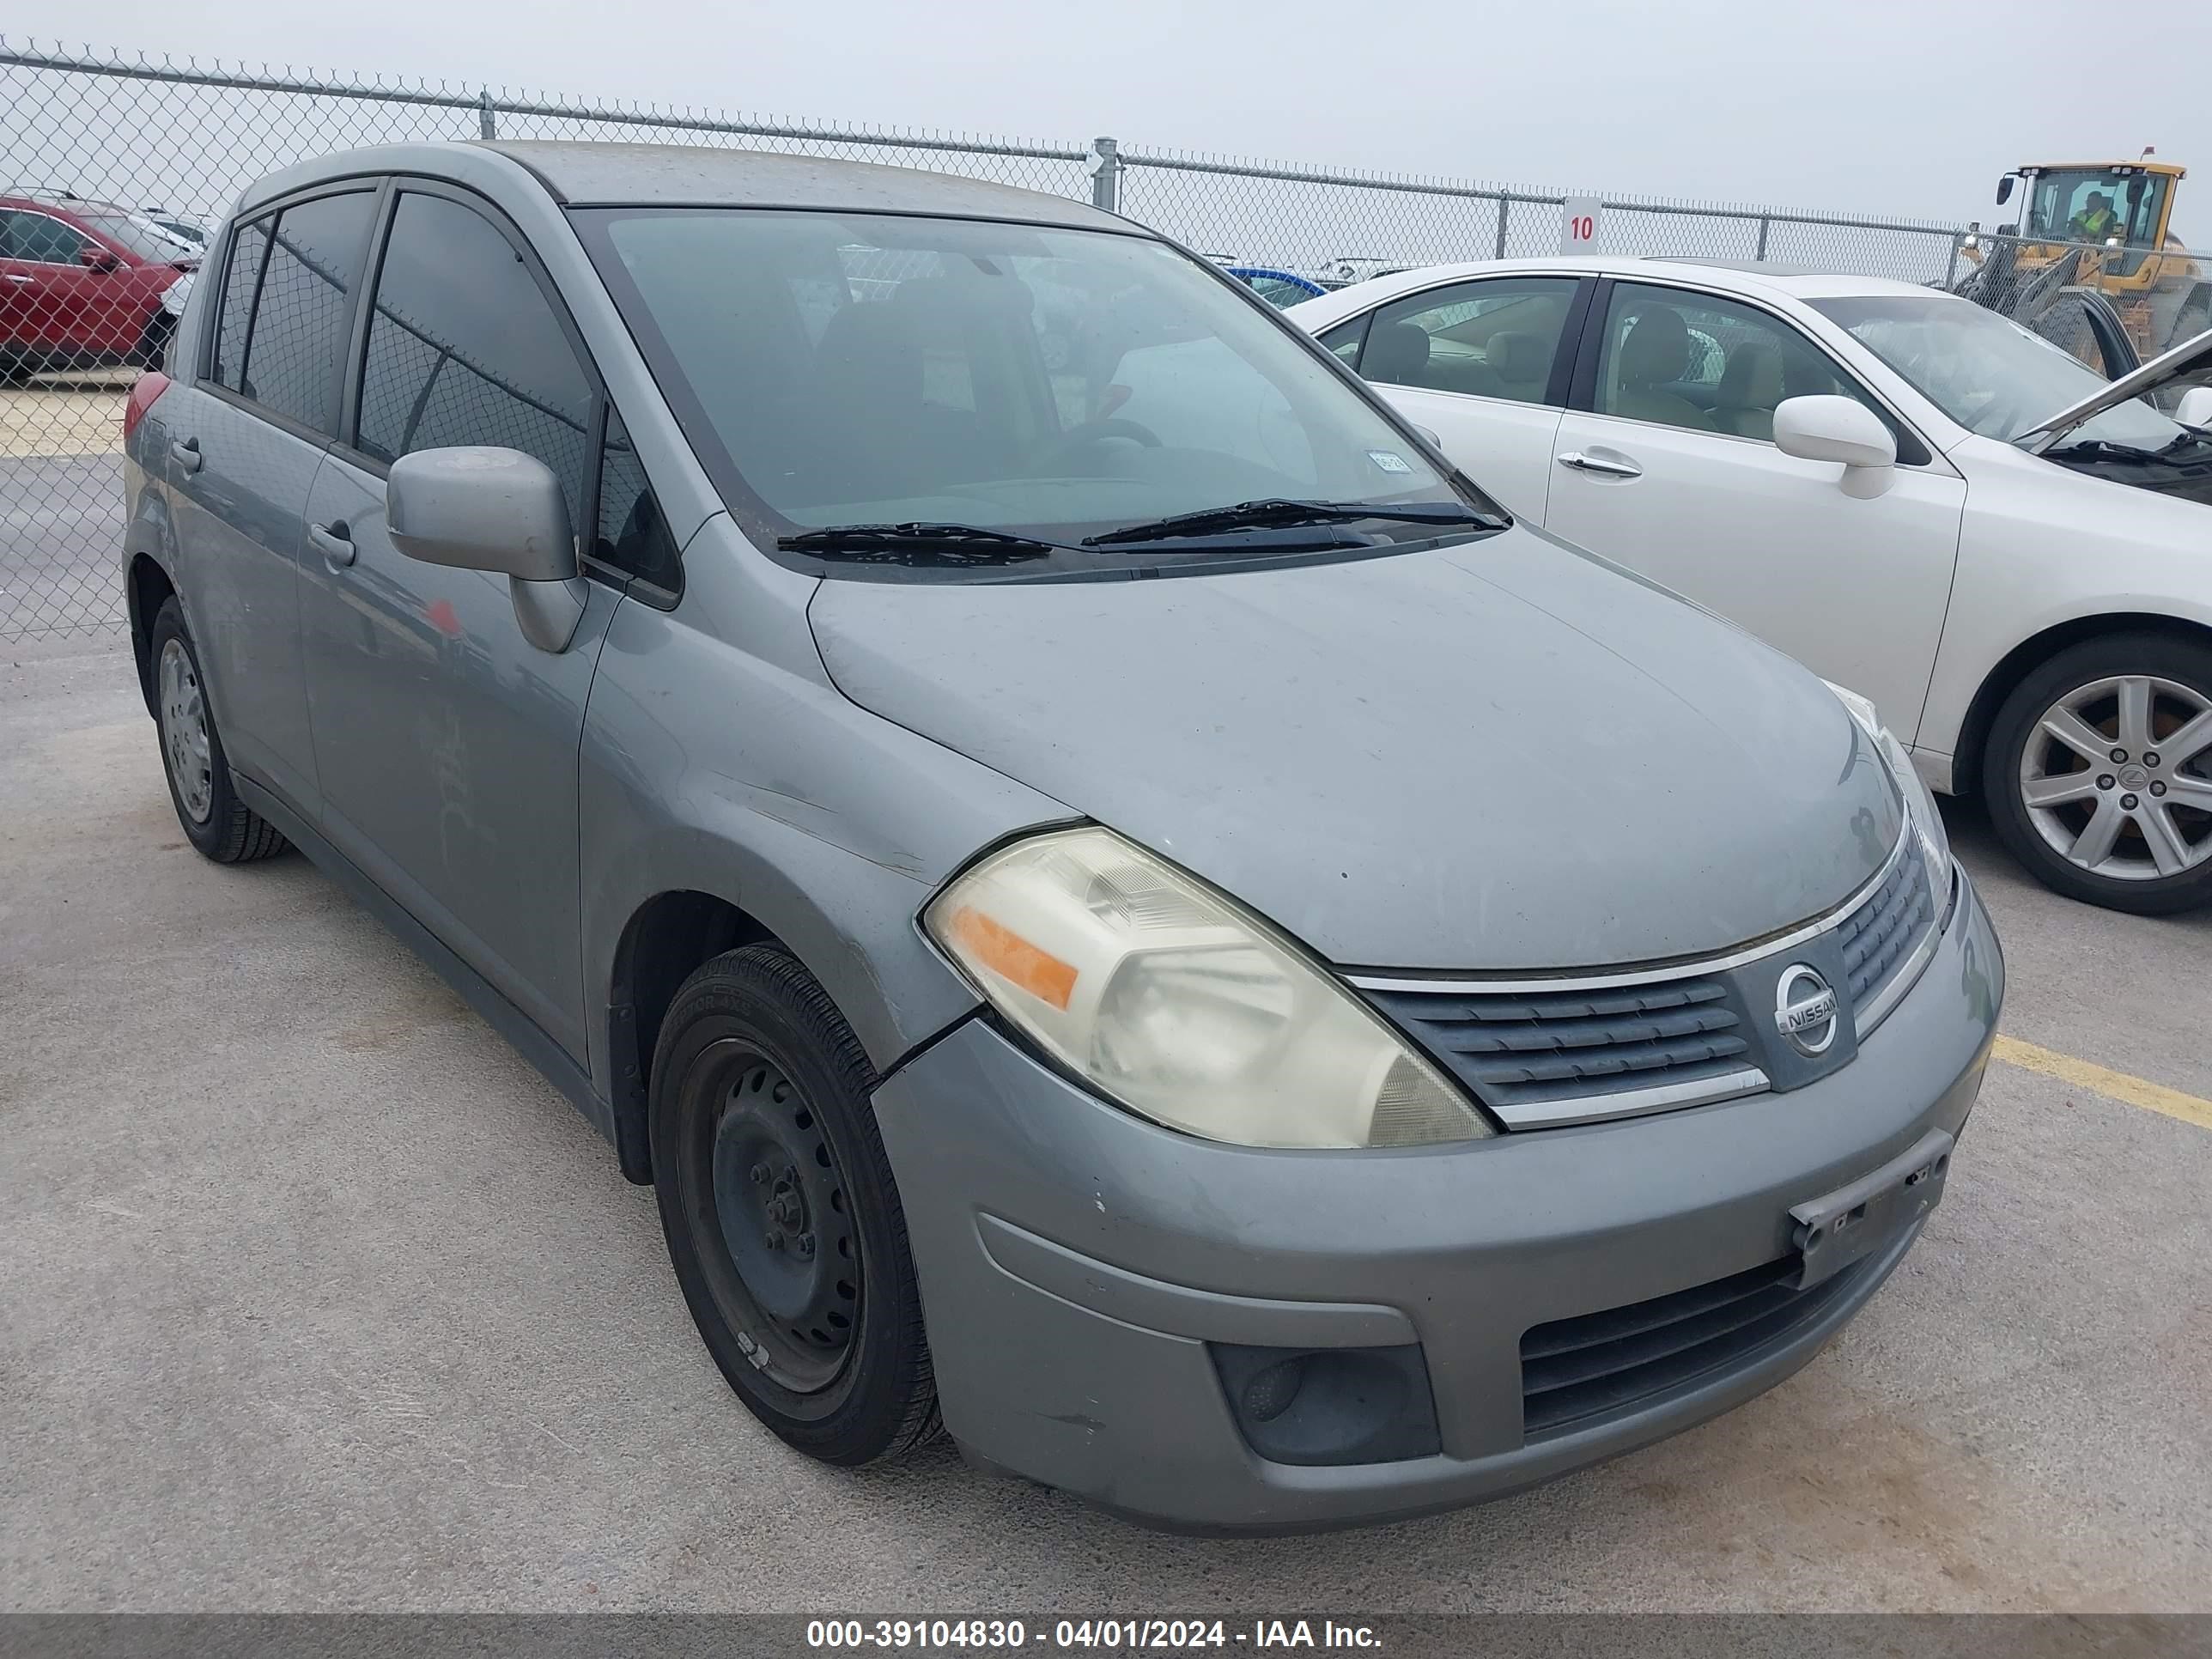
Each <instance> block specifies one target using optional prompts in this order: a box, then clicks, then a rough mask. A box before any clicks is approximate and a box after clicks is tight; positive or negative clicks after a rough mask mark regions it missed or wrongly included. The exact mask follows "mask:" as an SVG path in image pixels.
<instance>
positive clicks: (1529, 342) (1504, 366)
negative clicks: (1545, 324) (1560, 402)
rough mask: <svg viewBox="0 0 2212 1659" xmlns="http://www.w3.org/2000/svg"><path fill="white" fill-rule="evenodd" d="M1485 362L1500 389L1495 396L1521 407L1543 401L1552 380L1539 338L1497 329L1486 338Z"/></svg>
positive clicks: (1549, 356)
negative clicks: (1517, 400) (1488, 342)
mask: <svg viewBox="0 0 2212 1659" xmlns="http://www.w3.org/2000/svg"><path fill="white" fill-rule="evenodd" d="M1486 362H1488V363H1489V365H1490V370H1491V373H1492V374H1495V375H1496V376H1497V377H1498V383H1499V385H1500V386H1502V387H1503V391H1502V392H1500V394H1499V395H1501V396H1503V397H1507V398H1518V399H1519V400H1520V401H1521V402H1522V403H1524V404H1534V403H1541V402H1542V401H1543V400H1544V393H1545V392H1547V390H1548V389H1549V386H1550V381H1551V379H1552V353H1551V349H1550V348H1548V347H1547V346H1546V345H1545V343H1544V342H1543V339H1542V337H1541V336H1538V335H1534V334H1530V333H1528V332H1526V331H1522V330H1520V329H1500V330H1499V331H1498V332H1497V333H1495V334H1493V335H1492V336H1491V337H1490V344H1489V346H1488V347H1487V348H1486Z"/></svg>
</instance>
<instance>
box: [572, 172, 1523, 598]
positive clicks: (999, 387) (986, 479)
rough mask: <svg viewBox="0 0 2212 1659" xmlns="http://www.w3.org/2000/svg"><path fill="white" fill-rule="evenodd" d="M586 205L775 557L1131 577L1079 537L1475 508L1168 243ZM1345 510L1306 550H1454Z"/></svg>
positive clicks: (582, 220) (652, 345)
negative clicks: (1261, 506)
mask: <svg viewBox="0 0 2212 1659" xmlns="http://www.w3.org/2000/svg"><path fill="white" fill-rule="evenodd" d="M575 219H576V222H577V223H578V227H579V229H580V231H581V232H582V233H583V234H584V239H585V243H586V247H587V248H588V249H589V250H590V252H592V257H593V259H594V261H595V262H596V263H597V264H599V269H600V270H601V272H602V274H603V275H604V276H605V277H606V278H607V281H608V284H609V287H610V288H611V290H612V291H613V292H614V294H615V296H616V299H617V303H618V304H619V305H621V307H623V311H624V313H625V315H626V317H627V318H628V319H629V322H630V325H631V331H632V332H633V333H634V334H635V335H637V336H638V337H639V338H640V341H641V343H642V344H643V345H644V347H645V349H646V353H647V361H648V363H649V366H650V367H651V368H652V369H653V373H654V375H655V378H656V379H658V380H659V382H660V384H661V386H662V387H663V389H664V391H665V392H668V393H669V395H670V401H671V405H672V406H674V407H675V408H676V410H677V412H678V419H679V420H680V421H681V422H682V423H683V424H684V428H685V431H686V435H687V436H689V437H690V440H691V442H692V445H693V447H694V449H695V450H696V451H697V452H698V453H699V454H700V456H701V459H702V461H704V462H705V463H706V464H707V466H708V471H709V472H710V474H713V475H714V477H715V478H716V482H717V483H718V485H720V488H721V490H722V493H723V495H724V498H725V500H726V501H729V503H730V505H731V507H732V510H733V511H735V512H736V513H738V517H739V518H740V519H741V520H744V521H746V522H748V524H749V525H750V526H752V527H753V528H754V529H755V530H756V532H757V538H759V539H762V540H763V541H765V542H767V543H769V544H775V543H777V542H779V541H781V540H787V539H789V538H792V537H793V536H794V535H797V536H799V537H801V538H804V537H805V532H807V531H809V530H811V529H814V528H822V529H825V530H828V529H846V528H849V527H853V526H875V527H878V528H880V527H882V526H904V525H915V524H922V525H932V526H945V525H952V526H959V527H962V528H964V529H966V530H969V531H971V532H972V531H981V532H994V533H996V534H997V535H999V536H1000V538H1001V540H1002V542H1003V539H1004V538H1006V537H1009V536H1018V537H1021V538H1026V539H1028V540H1030V541H1031V542H1032V543H1036V542H1042V543H1044V544H1048V554H1049V557H1048V558H1047V559H1046V562H1045V565H1044V570H1047V571H1049V570H1054V569H1060V568H1072V567H1076V566H1080V567H1084V568H1100V567H1103V568H1124V569H1126V568H1129V567H1130V566H1131V565H1132V563H1133V560H1134V559H1135V554H1134V553H1133V551H1131V550H1127V549H1126V548H1125V546H1124V545H1118V544H1117V545H1110V546H1109V545H1106V544H1101V545H1099V547H1098V550H1097V551H1093V550H1091V544H1089V542H1088V538H1091V537H1095V536H1101V535H1109V536H1110V535H1115V534H1116V533H1119V534H1121V535H1122V536H1123V537H1124V538H1126V539H1127V540H1140V539H1142V538H1136V537H1133V536H1131V534H1130V532H1134V531H1138V530H1142V529H1146V528H1148V527H1149V526H1152V525H1154V524H1155V523H1156V522H1157V521H1158V520H1162V519H1165V518H1169V517H1175V516H1179V515H1184V514H1188V513H1198V512H1201V511H1204V512H1212V510H1214V509H1219V508H1225V507H1241V506H1243V504H1246V503H1249V502H1252V501H1258V500H1262V499H1267V500H1271V501H1277V502H1280V501H1284V500H1286V499H1287V500H1291V501H1300V502H1314V501H1319V502H1326V503H1328V504H1330V505H1331V506H1332V507H1336V508H1339V509H1343V508H1345V507H1346V504H1349V507H1352V508H1357V507H1361V506H1366V505H1380V504H1390V503H1401V502H1407V501H1420V502H1425V503H1428V504H1429V507H1428V508H1424V509H1421V510H1419V511H1417V512H1416V513H1414V518H1416V519H1418V518H1419V517H1421V516H1422V513H1423V512H1426V513H1427V514H1428V516H1429V518H1430V519H1431V520H1434V519H1435V518H1436V517H1437V515H1438V514H1443V515H1445V516H1457V517H1458V518H1460V519H1461V520H1462V521H1463V520H1465V519H1466V518H1467V517H1468V516H1470V515H1479V513H1480V511H1481V509H1480V508H1477V507H1469V506H1468V503H1467V502H1466V501H1464V500H1463V499H1462V497H1461V496H1460V495H1457V494H1456V493H1455V491H1454V490H1453V489H1452V487H1451V486H1450V485H1449V484H1447V483H1446V482H1445V481H1444V480H1443V479H1442V478H1441V477H1438V475H1437V473H1436V472H1434V471H1432V470H1431V468H1430V467H1429V465H1427V463H1426V462H1425V461H1423V460H1422V459H1420V457H1419V454H1418V453H1416V451H1415V449H1414V447H1413V445H1412V444H1411V443H1410V442H1409V441H1407V440H1406V439H1404V438H1402V437H1401V436H1400V435H1399V434H1398V432H1397V430H1396V429H1395V428H1394V427H1393V426H1392V425H1391V424H1390V422H1389V421H1388V419H1386V418H1385V417H1384V416H1382V415H1380V414H1378V413H1376V411H1375V410H1373V409H1372V408H1371V407H1370V406H1369V405H1368V404H1366V403H1365V402H1364V400H1362V399H1361V398H1359V397H1358V395H1357V394H1356V393H1355V392H1352V391H1351V390H1349V389H1348V388H1346V386H1344V385H1343V384H1342V383H1341V382H1340V380H1337V379H1336V378H1335V377H1334V376H1333V375H1332V374H1329V372H1328V369H1327V368H1326V367H1325V366H1324V365H1322V364H1321V363H1318V362H1315V361H1314V359H1313V358H1312V356H1310V354H1309V353H1307V352H1306V351H1305V350H1304V349H1301V347H1300V346H1299V344H1298V343H1297V340H1296V339H1295V338H1293V337H1289V336H1287V335H1286V334H1285V332H1284V331H1283V325H1280V324H1279V323H1278V322H1276V321H1275V320H1274V319H1273V318H1271V317H1270V316H1269V315H1268V314H1267V313H1266V312H1264V311H1262V310H1261V309H1260V308H1258V307H1255V306H1253V305H1252V304H1251V303H1250V302H1249V300H1248V299H1246V298H1244V297H1243V296H1240V295H1237V294H1236V293H1235V292H1233V291H1231V290H1229V289H1226V288H1225V286H1224V284H1223V283H1221V282H1220V281H1219V279H1218V277H1216V276H1213V275H1212V274H1210V273H1208V272H1206V270H1203V269H1202V268H1200V266H1198V265H1196V264H1194V262H1193V261H1192V260H1191V259H1189V258H1188V257H1187V256H1185V255H1183V254H1181V253H1178V252H1176V251H1175V250H1173V249H1172V248H1170V247H1168V246H1165V245H1164V244H1162V243H1159V242H1157V241H1154V240H1151V239H1149V238H1146V237H1142V236H1134V235H1127V234H1115V233H1110V232H1101V231H1082V230H1067V229H1057V228H1045V227H1039V226H1032V225H1018V224H1001V223H992V222H977V221H969V220H954V219H922V218H903V217H898V216H890V215H875V214H860V213H852V214H833V213H792V212H781V211H774V210H724V209H643V208H639V209H599V210H579V211H578V212H577V213H576V215H575ZM1430 509H1433V510H1430ZM1351 516H1352V518H1353V519H1357V520H1359V522H1358V526H1357V527H1356V528H1354V529H1351V530H1337V529H1334V528H1332V529H1330V530H1329V531H1328V534H1327V537H1326V538H1322V536H1321V535H1320V534H1319V532H1313V531H1301V532H1296V533H1294V534H1291V535H1290V536H1289V541H1290V542H1291V543H1294V544H1297V545H1298V546H1310V545H1312V544H1316V541H1318V540H1322V539H1327V540H1328V541H1329V542H1330V544H1333V545H1336V546H1342V545H1345V544H1347V543H1349V544H1352V545H1354V546H1375V547H1384V548H1387V547H1389V546H1393V545H1396V544H1400V543H1401V541H1410V540H1412V539H1414V538H1416V537H1426V538H1430V539H1433V538H1435V536H1436V535H1437V531H1436V530H1435V528H1434V527H1433V523H1431V524H1430V525H1428V526H1423V525H1420V524H1417V523H1413V521H1411V520H1404V519H1400V520H1387V519H1376V520H1368V519H1365V518H1363V517H1361V515H1359V514H1358V513H1356V512H1354V513H1352V514H1351ZM1331 522H1332V524H1334V522H1337V520H1332V521H1331ZM1461 533H1463V534H1464V533H1468V532H1461ZM820 539H821V538H813V542H814V544H815V545H819V544H820ZM967 551H968V553H969V556H968V559H967V562H969V563H970V564H974V563H979V562H986V561H987V560H988V559H989V558H990V557H991V554H990V553H988V552H987V551H977V550H973V549H970V550H967ZM1025 556H1031V557H1034V556H1037V555H1036V554H1035V552H1034V550H1032V551H1031V552H1030V554H1028V555H1025ZM1194 556H1203V552H1202V551H1201V552H1200V553H1199V554H1196V555H1194ZM809 557H811V555H809ZM868 557H869V558H871V559H872V560H873V561H874V562H875V563H876V564H877V565H878V566H884V565H889V564H894V563H895V564H898V565H900V566H901V567H902V568H909V569H914V570H916V571H919V570H921V568H923V566H924V564H925V562H926V561H924V560H922V559H921V558H920V557H908V556H906V553H905V550H903V549H892V550H889V551H885V550H881V549H872V550H870V552H869V555H868ZM836 558H837V555H836V554H835V553H833V552H829V551H824V552H823V553H822V555H821V559H822V561H823V562H824V563H829V562H834V561H835V560H836ZM856 562H859V556H858V555H855V556H854V559H852V560H849V561H848V562H846V563H845V564H844V565H843V566H842V567H841V568H836V569H833V570H830V571H829V572H828V574H848V570H849V569H850V568H851V567H852V565H853V564H854V563H856ZM808 568H813V567H812V566H811V564H810V565H809V566H808ZM934 568H937V569H939V571H943V570H945V568H948V562H945V561H939V562H938V564H937V565H936V566H935V567H934ZM1040 574H1042V572H1040ZM919 579H925V580H927V579H935V578H932V577H927V576H925V577H921V578H919Z"/></svg>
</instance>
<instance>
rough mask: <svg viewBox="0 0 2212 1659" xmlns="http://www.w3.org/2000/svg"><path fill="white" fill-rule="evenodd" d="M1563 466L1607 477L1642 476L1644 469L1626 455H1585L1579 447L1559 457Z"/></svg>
mask: <svg viewBox="0 0 2212 1659" xmlns="http://www.w3.org/2000/svg"><path fill="white" fill-rule="evenodd" d="M1559 465H1561V466H1571V467H1572V468H1574V470H1575V471H1577V472H1595V473H1598V474H1600V475H1601V476H1602V477H1607V478H1640V477H1643V476H1644V469H1643V468H1642V467H1640V466H1638V465H1637V464H1636V463H1635V462H1633V461H1632V460H1630V459H1627V458H1626V456H1620V457H1615V456H1610V455H1585V454H1583V452H1582V451H1581V450H1579V449H1570V450H1569V451H1567V453H1565V454H1564V455H1562V456H1560V457H1559Z"/></svg>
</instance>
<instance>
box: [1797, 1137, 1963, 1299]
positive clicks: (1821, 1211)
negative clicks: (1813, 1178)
mask: <svg viewBox="0 0 2212 1659" xmlns="http://www.w3.org/2000/svg"><path fill="white" fill-rule="evenodd" d="M1952 1146H1954V1140H1953V1139H1952V1136H1951V1134H1950V1133H1949V1132H1948V1131H1947V1130H1943V1129H1931V1130H1929V1132H1928V1133H1926V1134H1925V1135H1923V1136H1922V1137H1921V1138H1920V1139H1918V1140H1917V1141H1916V1142H1914V1143H1913V1145H1912V1146H1911V1147H1910V1148H1909V1149H1908V1150H1906V1151H1905V1152H1900V1153H1899V1155H1898V1156H1897V1157H1895V1158H1892V1159H1890V1161H1889V1162H1888V1163H1887V1164H1883V1165H1882V1166H1881V1168H1880V1169H1878V1170H1873V1171H1872V1172H1870V1173H1869V1174H1867V1175H1863V1176H1860V1177H1859V1178H1858V1179H1857V1181H1854V1182H1851V1183H1850V1186H1848V1187H1838V1188H1837V1189H1836V1190H1835V1191H1834V1192H1832V1193H1827V1194H1823V1195H1822V1196H1820V1197H1819V1198H1815V1199H1812V1200H1808V1201H1807V1202H1805V1203H1803V1204H1799V1205H1796V1206H1793V1207H1792V1208H1791V1210H1790V1219H1791V1220H1792V1221H1794V1222H1795V1223H1796V1231H1795V1233H1794V1234H1793V1235H1792V1237H1791V1243H1794V1244H1795V1245H1796V1248H1797V1251H1798V1255H1799V1259H1800V1261H1799V1267H1798V1270H1797V1276H1796V1279H1795V1280H1793V1281H1792V1282H1793V1283H1794V1284H1795V1285H1796V1287H1797V1288H1798V1289H1800V1290H1806V1289H1809V1288H1810V1287H1812V1286H1813V1285H1818V1284H1820V1283H1821V1282H1822V1281H1823V1280H1825V1279H1832V1278H1834V1277H1835V1276H1836V1275H1837V1274H1838V1273H1841V1272H1842V1271H1843V1270H1844V1268H1846V1267H1850V1266H1851V1265H1852V1264H1853V1263H1855V1262H1857V1261H1863V1260H1864V1259H1865V1258H1866V1257H1868V1256H1869V1255H1872V1254H1874V1252H1875V1250H1876V1249H1880V1248H1881V1246H1882V1245H1883V1244H1886V1243H1889V1242H1890V1241H1891V1240H1893V1239H1894V1238H1895V1237H1897V1235H1898V1234H1899V1233H1900V1232H1902V1231H1904V1230H1905V1228H1907V1227H1910V1226H1911V1225H1914V1224H1915V1223H1917V1222H1918V1221H1919V1220H1920V1218H1922V1217H1923V1216H1924V1215H1926V1214H1927V1213H1928V1212H1929V1211H1930V1210H1932V1209H1934V1208H1935V1207H1936V1203H1937V1201H1938V1200H1940V1199H1941V1198H1942V1196H1943V1182H1944V1178H1945V1177H1946V1176H1948V1175H1949V1174H1950V1172H1951V1149H1952Z"/></svg>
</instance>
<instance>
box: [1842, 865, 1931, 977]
mask: <svg viewBox="0 0 2212 1659" xmlns="http://www.w3.org/2000/svg"><path fill="white" fill-rule="evenodd" d="M1935 921H1936V902H1935V900H1934V899H1933V898H1932V897H1931V896H1929V891H1928V860H1927V857H1926V855H1925V854H1923V853H1922V851H1921V848H1920V837H1919V836H1916V835H1914V834H1913V833H1912V832H1911V829H1907V830H1906V831H1905V854H1904V856H1903V857H1901V858H1899V860H1897V863H1896V864H1895V865H1894V866H1892V868H1891V870H1890V872H1889V874H1888V876H1887V877H1886V878H1884V879H1883V881H1882V884H1881V887H1880V888H1878V889H1877V890H1875V895H1874V896H1873V897H1872V898H1870V899H1869V900H1868V901H1867V902H1865V903H1864V904H1862V905H1861V906H1859V908H1857V909H1856V910H1854V911H1852V912H1851V914H1850V915H1848V916H1846V917H1844V921H1843V922H1842V925H1841V926H1839V927H1838V928H1837V929H1836V942H1837V943H1838V945H1842V946H1843V951H1844V975H1845V976H1846V977H1847V979H1848V981H1849V989H1850V1006H1852V1007H1854V1008H1863V1007H1865V1006H1867V1003H1868V1000H1869V999H1870V998H1872V997H1873V996H1874V995H1875V993H1877V992H1878V991H1880V990H1881V987H1883V986H1885V985H1887V983H1889V981H1890V979H1891V977H1892V976H1893V975H1894V974H1895V973H1896V972H1897V970H1898V969H1899V968H1901V967H1903V966H1904V965H1905V959H1906V958H1907V957H1910V956H1911V954H1912V951H1913V947H1914V946H1916V945H1918V944H1919V943H1920V941H1921V939H1923V937H1924V936H1925V935H1926V933H1927V932H1928V929H1929V927H1931V926H1932V925H1933V924H1934V922H1935Z"/></svg>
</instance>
